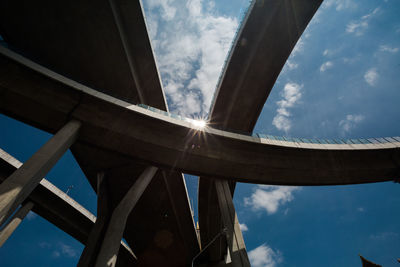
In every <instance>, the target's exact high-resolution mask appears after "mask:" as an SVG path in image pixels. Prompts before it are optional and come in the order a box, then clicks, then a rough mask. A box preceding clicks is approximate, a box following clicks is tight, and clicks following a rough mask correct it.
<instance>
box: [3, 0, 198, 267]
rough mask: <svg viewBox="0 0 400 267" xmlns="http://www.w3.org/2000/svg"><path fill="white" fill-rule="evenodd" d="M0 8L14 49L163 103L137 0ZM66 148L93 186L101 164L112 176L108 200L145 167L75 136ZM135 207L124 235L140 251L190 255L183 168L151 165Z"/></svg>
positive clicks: (86, 80) (91, 82) (88, 81)
mask: <svg viewBox="0 0 400 267" xmlns="http://www.w3.org/2000/svg"><path fill="white" fill-rule="evenodd" d="M0 9H1V10H2V16H1V18H0V28H1V33H0V34H1V35H2V36H3V38H4V39H5V40H6V42H7V44H8V45H9V46H10V47H12V48H13V49H14V50H16V51H18V53H20V54H23V55H25V56H27V57H29V58H30V59H33V60H35V61H36V62H39V63H41V64H43V65H44V66H46V67H48V68H50V69H52V70H55V71H57V72H59V73H62V74H63V75H65V76H67V77H70V78H72V79H73V80H75V81H78V82H81V83H83V84H85V85H88V86H90V87H92V88H95V89H96V90H98V91H101V92H105V93H107V94H109V95H112V96H114V97H117V98H119V99H124V100H127V101H129V102H132V103H144V104H148V105H151V106H154V107H157V108H160V109H164V110H167V107H166V103H165V97H164V94H163V91H162V87H161V84H160V79H159V75H158V70H157V68H156V64H155V61H154V57H153V52H152V49H151V45H150V41H149V38H148V34H147V29H146V25H145V21H144V15H143V12H142V8H141V6H140V1H129V2H126V1H119V0H117V1H75V2H74V1H72V2H71V1H65V2H63V3H60V2H59V3H53V2H51V1H41V2H36V3H35V4H33V3H32V2H30V1H23V2H20V3H18V4H16V3H15V2H13V1H2V3H0ZM45 116H47V118H48V119H52V118H50V117H48V116H51V115H50V114H47V115H45ZM71 150H72V152H73V155H74V156H75V158H76V159H77V161H78V163H79V165H80V167H81V168H82V170H83V171H84V173H85V175H86V177H87V178H88V179H89V182H90V183H91V185H92V187H93V189H94V190H97V185H96V183H97V178H96V177H97V174H98V173H99V172H101V171H105V170H106V171H107V177H108V179H109V180H112V181H113V183H111V184H110V185H109V187H110V190H109V192H108V194H109V195H110V197H109V202H110V203H111V204H110V205H111V206H112V207H115V206H116V205H117V203H119V201H120V199H121V197H122V196H123V195H124V193H125V192H126V190H127V188H129V186H130V185H131V184H132V182H133V180H130V179H128V180H127V179H126V177H137V176H138V175H139V173H141V171H142V170H143V169H144V168H145V167H146V165H143V164H140V163H137V162H135V161H132V160H131V159H126V157H121V156H120V155H118V154H115V153H110V152H109V151H104V150H99V149H97V148H96V147H92V146H90V145H87V144H75V145H74V146H73V147H72V148H71ZM105 162H107V164H105ZM160 191H162V192H166V193H165V194H160V202H159V203H158V202H157V205H151V204H150V203H152V196H153V195H154V194H159V192H160ZM149 204H150V206H152V207H153V209H152V210H149V209H148V206H149ZM112 207H111V208H112ZM135 209H136V210H135V215H136V216H132V217H130V218H129V219H128V225H129V227H128V229H127V231H126V233H125V234H126V235H127V236H125V239H126V240H127V241H128V243H130V244H131V245H133V244H135V245H133V246H134V247H135V252H136V253H137V254H138V255H141V254H146V253H147V254H148V253H149V251H152V253H153V254H154V253H155V252H154V251H156V252H157V253H156V254H157V255H158V256H157V255H156V256H154V255H153V257H151V259H149V260H150V262H151V260H153V259H158V260H159V261H162V262H170V263H171V264H172V265H181V264H182V262H179V263H178V262H176V261H181V260H182V259H184V262H186V264H188V263H190V261H191V259H192V258H193V256H194V255H195V254H196V253H197V252H198V251H199V243H198V239H197V235H196V231H195V228H194V221H193V218H192V215H191V209H190V205H189V201H188V196H187V192H186V186H185V183H184V179H183V176H182V174H180V173H172V172H169V173H168V174H162V173H161V172H160V173H157V177H156V178H155V179H154V180H153V182H152V183H151V184H150V185H149V188H148V189H147V190H146V191H145V193H144V196H143V197H142V201H140V202H139V203H138V205H137V206H136V208H135ZM166 212H167V213H168V214H169V217H168V220H167V219H166V218H165V216H164V215H165V213H166ZM143 217H145V218H147V220H146V221H145V220H142V219H140V218H143ZM149 222H153V223H151V224H149ZM161 222H162V223H161ZM131 228H132V229H135V230H134V231H135V232H136V233H135V234H132V233H131V232H130V229H131ZM162 230H165V231H168V232H171V233H173V235H174V237H175V238H174V240H175V243H174V244H172V245H171V246H170V247H169V248H168V249H159V248H158V247H156V246H155V244H154V242H153V240H154V235H155V234H156V233H158V232H160V231H162ZM172 247H174V249H172ZM160 251H161V252H160ZM177 255H179V256H177ZM182 255H186V256H182ZM139 258H142V259H143V257H139ZM154 264H156V263H154Z"/></svg>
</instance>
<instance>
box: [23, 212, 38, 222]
mask: <svg viewBox="0 0 400 267" xmlns="http://www.w3.org/2000/svg"><path fill="white" fill-rule="evenodd" d="M36 217H37V214H36V213H34V212H33V211H29V212H28V214H27V215H26V219H27V220H28V221H31V220H33V219H35V218H36Z"/></svg>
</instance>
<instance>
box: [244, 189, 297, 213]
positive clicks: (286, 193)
mask: <svg viewBox="0 0 400 267" xmlns="http://www.w3.org/2000/svg"><path fill="white" fill-rule="evenodd" d="M299 189H300V187H297V186H275V185H259V186H257V188H256V190H255V191H254V192H253V194H252V195H251V196H250V197H246V198H244V204H245V205H246V206H250V207H251V208H252V209H253V210H265V211H266V212H267V214H269V215H271V214H274V213H276V212H277V211H278V209H279V207H280V206H282V205H284V204H286V203H288V202H290V201H292V200H293V192H294V191H297V190H299Z"/></svg>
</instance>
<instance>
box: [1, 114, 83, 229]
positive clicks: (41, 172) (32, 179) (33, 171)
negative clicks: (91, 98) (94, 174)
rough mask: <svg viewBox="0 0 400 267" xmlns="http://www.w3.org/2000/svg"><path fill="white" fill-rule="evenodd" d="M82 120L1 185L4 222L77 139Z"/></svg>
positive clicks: (37, 153)
mask: <svg viewBox="0 0 400 267" xmlns="http://www.w3.org/2000/svg"><path fill="white" fill-rule="evenodd" d="M80 126H81V123H80V122H79V121H75V120H73V121H70V122H68V123H67V124H66V125H65V126H64V127H63V128H61V130H59V131H58V132H57V133H56V134H55V135H54V136H53V137H52V138H51V139H50V140H49V141H48V142H47V143H46V144H44V145H43V146H42V147H41V148H40V149H39V150H38V151H37V152H36V153H35V154H34V155H33V156H32V157H31V158H30V159H28V160H27V161H26V162H25V163H24V164H23V165H22V166H21V167H20V168H19V169H17V170H16V171H15V172H14V173H13V174H11V175H10V177H8V178H7V179H6V180H5V181H4V182H3V183H2V184H1V185H0V225H2V224H3V223H4V221H6V220H7V218H8V217H9V216H10V215H11V214H12V213H13V212H14V211H15V210H16V208H17V207H18V206H19V205H20V204H21V203H22V202H23V201H24V200H25V199H26V198H27V197H28V196H29V194H30V193H31V192H32V191H33V189H35V187H36V186H37V185H38V184H39V182H40V181H41V180H42V178H43V177H44V176H45V175H46V174H47V172H48V171H49V170H50V169H51V168H52V167H53V166H54V164H55V163H56V162H57V161H58V159H59V158H60V157H61V156H62V155H63V154H64V153H65V151H67V149H68V148H69V147H70V146H71V145H72V144H73V143H74V141H75V140H76V138H77V135H78V131H79V128H80Z"/></svg>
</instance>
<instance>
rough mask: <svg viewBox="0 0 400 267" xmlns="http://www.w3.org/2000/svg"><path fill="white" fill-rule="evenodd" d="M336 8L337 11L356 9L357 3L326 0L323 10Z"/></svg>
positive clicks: (348, 0)
mask: <svg viewBox="0 0 400 267" xmlns="http://www.w3.org/2000/svg"><path fill="white" fill-rule="evenodd" d="M330 7H335V9H336V10H337V11H341V10H348V9H355V8H356V7H357V2H356V1H354V0H326V1H324V3H323V4H322V8H330Z"/></svg>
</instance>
